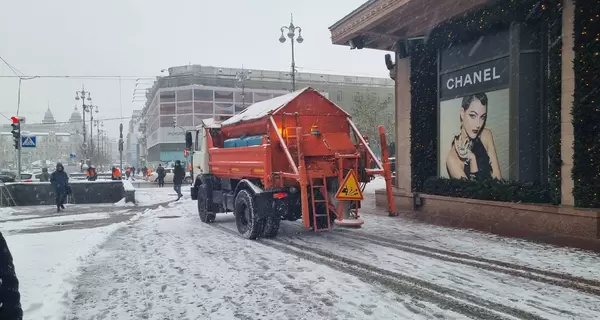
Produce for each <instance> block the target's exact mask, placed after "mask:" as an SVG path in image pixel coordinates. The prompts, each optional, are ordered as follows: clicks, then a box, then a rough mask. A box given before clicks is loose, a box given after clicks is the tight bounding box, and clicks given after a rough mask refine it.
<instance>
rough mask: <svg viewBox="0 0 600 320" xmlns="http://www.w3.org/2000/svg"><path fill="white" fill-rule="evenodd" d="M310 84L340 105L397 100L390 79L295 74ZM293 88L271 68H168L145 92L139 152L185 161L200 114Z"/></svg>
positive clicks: (227, 111) (219, 112)
mask: <svg viewBox="0 0 600 320" xmlns="http://www.w3.org/2000/svg"><path fill="white" fill-rule="evenodd" d="M306 86H311V87H313V88H314V89H316V90H318V91H319V92H321V93H322V94H323V95H325V96H326V97H328V98H329V99H331V100H332V101H334V102H335V103H337V104H338V105H340V106H341V107H342V108H345V109H347V108H350V107H351V106H352V105H353V104H354V100H355V97H357V96H360V95H361V94H372V95H376V96H377V97H379V98H380V99H385V100H387V101H390V102H391V101H393V88H394V82H393V81H392V80H390V79H382V78H369V77H354V76H340V75H328V74H314V73H302V72H300V73H297V74H296V88H297V89H299V88H303V87H306ZM291 89H292V84H291V77H290V75H289V73H286V72H279V71H267V70H248V69H234V68H218V67H211V66H200V65H188V66H181V67H173V68H170V69H169V76H166V77H160V78H158V79H157V81H156V82H155V83H154V86H153V87H152V88H151V89H149V90H148V92H147V94H146V98H147V101H146V106H145V108H144V109H143V110H142V115H141V117H140V123H141V124H142V125H141V127H142V128H143V129H142V131H143V132H144V134H143V138H142V140H141V141H140V142H141V143H140V145H141V148H140V149H141V150H140V155H139V157H142V158H144V159H146V161H147V163H148V165H149V166H151V167H154V166H156V165H157V164H158V163H159V162H168V161H173V160H185V158H184V154H183V149H184V146H185V143H184V140H185V138H184V135H185V131H186V130H190V129H193V128H195V126H197V125H199V124H200V121H201V120H202V119H206V118H212V117H218V116H231V115H233V114H236V113H238V112H240V111H242V110H244V109H245V108H246V107H247V106H249V105H251V104H253V103H256V102H260V101H264V100H267V99H271V98H273V97H277V96H280V95H284V94H286V93H288V92H290V91H291Z"/></svg>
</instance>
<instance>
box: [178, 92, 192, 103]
mask: <svg viewBox="0 0 600 320" xmlns="http://www.w3.org/2000/svg"><path fill="white" fill-rule="evenodd" d="M192 100H193V98H192V90H191V89H190V90H179V91H177V101H192Z"/></svg>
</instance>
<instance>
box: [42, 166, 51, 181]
mask: <svg viewBox="0 0 600 320" xmlns="http://www.w3.org/2000/svg"><path fill="white" fill-rule="evenodd" d="M40 181H41V182H48V181H50V174H49V173H48V168H46V167H43V168H42V174H41V175H40Z"/></svg>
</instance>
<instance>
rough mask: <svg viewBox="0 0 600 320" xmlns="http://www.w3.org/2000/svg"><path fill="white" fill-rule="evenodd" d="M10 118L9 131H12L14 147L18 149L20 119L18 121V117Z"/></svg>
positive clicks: (19, 146)
mask: <svg viewBox="0 0 600 320" xmlns="http://www.w3.org/2000/svg"><path fill="white" fill-rule="evenodd" d="M10 120H12V124H11V127H12V130H11V131H10V133H12V136H13V142H14V146H15V149H17V150H18V149H20V148H21V121H19V118H17V117H11V118H10Z"/></svg>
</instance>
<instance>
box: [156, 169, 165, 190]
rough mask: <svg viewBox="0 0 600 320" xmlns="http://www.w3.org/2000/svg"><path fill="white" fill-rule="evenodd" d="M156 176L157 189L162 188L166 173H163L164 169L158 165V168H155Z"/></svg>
mask: <svg viewBox="0 0 600 320" xmlns="http://www.w3.org/2000/svg"><path fill="white" fill-rule="evenodd" d="M156 174H157V175H158V187H159V188H162V187H164V186H165V176H166V175H167V173H166V172H165V168H163V166H162V165H161V164H160V163H159V164H158V168H156Z"/></svg>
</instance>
